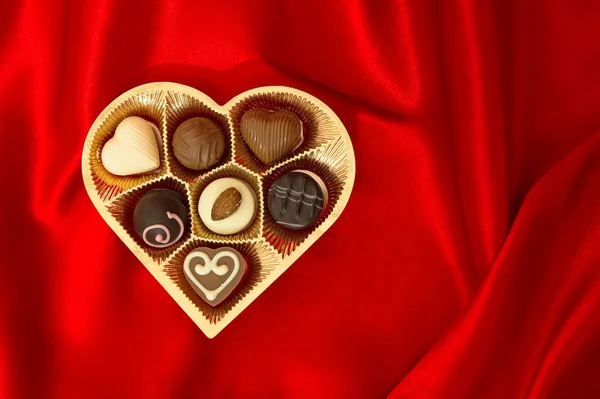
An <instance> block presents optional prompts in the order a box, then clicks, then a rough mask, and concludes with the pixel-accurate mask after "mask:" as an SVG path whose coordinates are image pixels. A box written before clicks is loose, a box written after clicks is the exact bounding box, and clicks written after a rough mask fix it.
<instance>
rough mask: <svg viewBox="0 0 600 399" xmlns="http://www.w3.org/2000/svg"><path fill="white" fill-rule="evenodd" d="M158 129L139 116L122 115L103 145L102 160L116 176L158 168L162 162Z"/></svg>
mask: <svg viewBox="0 0 600 399" xmlns="http://www.w3.org/2000/svg"><path fill="white" fill-rule="evenodd" d="M155 129H156V128H155V127H154V126H153V125H152V124H151V123H150V122H148V121H146V120H145V119H143V118H140V117H139V116H129V117H127V118H125V119H123V121H122V122H121V123H119V126H117V129H116V130H115V134H114V136H113V137H112V138H111V139H110V140H108V141H107V142H106V144H104V147H103V148H102V154H101V158H102V164H103V165H104V167H105V168H106V170H108V171H109V172H110V173H112V174H113V175H117V176H129V175H136V174H142V173H148V172H151V171H154V170H156V169H157V168H158V167H159V166H160V151H159V148H158V145H159V142H157V135H156V131H155ZM157 130H158V129H157ZM158 137H160V136H158Z"/></svg>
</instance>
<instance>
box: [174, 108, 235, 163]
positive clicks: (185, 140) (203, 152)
mask: <svg viewBox="0 0 600 399" xmlns="http://www.w3.org/2000/svg"><path fill="white" fill-rule="evenodd" d="M223 152H225V137H224V136H223V132H222V131H221V128H220V127H219V126H218V125H217V124H216V123H215V122H213V121H211V120H210V119H208V118H201V117H194V118H190V119H188V120H186V121H184V122H183V123H182V124H181V125H179V127H177V129H176V130H175V133H174V134H173V154H175V157H176V158H177V160H178V161H179V162H181V164H182V165H183V166H185V167H186V168H189V169H192V170H203V169H208V168H210V167H211V166H213V165H215V164H216V163H217V162H219V160H220V159H221V157H222V156H223Z"/></svg>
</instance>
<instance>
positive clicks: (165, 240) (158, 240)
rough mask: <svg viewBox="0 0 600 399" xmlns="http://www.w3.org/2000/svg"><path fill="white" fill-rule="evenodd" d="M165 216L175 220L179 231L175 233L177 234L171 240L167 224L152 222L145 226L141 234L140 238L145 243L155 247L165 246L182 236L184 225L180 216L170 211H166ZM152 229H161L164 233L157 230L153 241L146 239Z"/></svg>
mask: <svg viewBox="0 0 600 399" xmlns="http://www.w3.org/2000/svg"><path fill="white" fill-rule="evenodd" d="M167 217H168V218H169V219H174V220H175V221H176V222H177V225H178V226H179V233H178V234H177V236H176V237H175V238H174V239H173V240H171V231H170V230H169V228H168V227H167V226H165V225H164V224H160V223H157V224H153V225H151V226H148V227H146V228H145V229H144V232H143V234H142V239H143V240H144V242H145V243H146V244H148V245H150V246H153V247H156V248H166V247H168V246H170V245H173V244H174V243H176V242H177V241H179V239H180V238H181V237H182V236H183V231H184V226H183V221H182V220H181V218H180V217H179V216H177V215H176V214H174V213H171V212H167ZM154 229H159V230H161V231H162V232H163V233H164V235H163V233H160V232H159V233H158V234H156V235H155V236H154V240H152V241H154V242H152V241H151V240H149V239H148V233H150V232H151V231H152V230H154Z"/></svg>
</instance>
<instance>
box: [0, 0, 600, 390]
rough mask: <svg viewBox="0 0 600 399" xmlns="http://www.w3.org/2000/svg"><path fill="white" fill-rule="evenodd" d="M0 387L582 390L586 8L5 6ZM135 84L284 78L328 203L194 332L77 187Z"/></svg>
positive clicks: (591, 51) (590, 204) (599, 163)
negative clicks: (329, 188) (98, 121)
mask: <svg viewBox="0 0 600 399" xmlns="http://www.w3.org/2000/svg"><path fill="white" fill-rule="evenodd" d="M0 8H1V9H2V12H1V15H0V49H1V50H2V51H1V53H0V104H1V106H0V165H1V170H2V194H3V195H2V196H1V198H0V209H1V210H2V222H3V223H2V228H1V230H0V264H1V266H0V397H2V398H121V397H123V398H134V397H143V398H165V397H185V398H192V397H196V398H382V397H386V396H388V395H389V396H390V397H392V398H461V399H462V398H502V399H504V398H594V397H600V378H599V376H600V77H599V71H600V51H599V49H600V23H599V20H600V3H599V2H597V1H592V0H587V1H584V0H581V1H572V0H546V1H539V0H533V1H521V0H506V1H479V0H457V1H421V0H419V1H416V0H415V1H391V0H377V1H359V0H347V1H342V0H327V1H325V0H322V1H316V0H315V1H308V0H304V1H280V0H272V1H267V0H259V1H252V2H248V1H235V2H223V1H211V2H206V1H177V2H175V1H169V0H163V1H156V2H150V1H116V0H109V1H97V2H94V1H55V2H47V1H41V0H23V1H11V0H9V1H8V2H7V1H4V2H3V3H2V7H0ZM152 81H174V82H179V83H183V84H187V85H190V86H193V87H195V88H197V89H199V90H201V91H203V92H205V93H207V94H208V95H210V96H212V97H213V98H214V99H215V100H216V101H217V102H219V103H225V102H226V101H227V100H229V99H230V98H231V97H233V96H234V95H236V94H238V93H240V92H242V91H245V90H247V89H250V88H254V87H257V86H264V85H288V86H292V87H296V88H299V89H301V90H304V91H307V92H309V93H311V94H313V95H315V96H317V97H319V98H320V99H321V100H323V101H324V102H326V103H327V104H328V105H329V106H331V107H332V108H333V110H334V111H335V112H337V114H338V115H339V116H340V118H341V119H342V121H343V122H344V123H345V125H346V127H347V129H348V131H349V133H350V135H351V137H352V140H353V143H354V148H355V151H356V162H357V176H356V184H355V187H354V191H353V194H352V197H351V199H350V202H349V204H348V207H347V208H346V210H345V211H344V213H343V214H342V216H341V218H340V219H339V220H338V222H337V223H336V224H335V225H334V226H333V227H332V228H331V229H330V230H329V231H328V232H327V233H326V234H325V235H324V236H323V237H322V238H321V239H320V240H319V241H318V242H317V243H316V244H315V245H314V246H313V247H311V248H310V250H309V251H308V252H307V253H306V254H304V255H303V257H302V258H301V259H300V260H298V262H296V263H295V264H294V266H293V267H291V268H290V269H289V270H288V271H287V272H286V273H285V274H284V275H283V276H282V277H281V278H280V279H279V280H278V281H277V282H276V283H275V284H273V285H272V286H271V287H270V288H269V289H268V290H267V291H266V292H265V293H264V294H263V295H262V296H261V297H260V298H259V299H258V300H256V301H255V302H254V303H253V304H252V305H251V306H250V307H249V308H248V309H247V310H246V311H244V312H243V313H242V314H241V315H240V316H239V317H238V318H237V319H236V320H234V322H233V323H231V324H230V325H229V326H228V327H227V328H226V329H225V330H224V331H223V332H222V333H221V334H220V335H218V336H217V337H216V338H215V339H213V340H209V339H207V338H206V337H205V336H204V335H203V334H202V332H201V331H200V330H199V329H198V328H197V327H196V326H195V325H194V324H193V322H192V321H191V320H190V319H189V318H188V317H187V316H186V315H185V314H184V312H183V311H182V310H181V309H180V308H179V307H178V305H177V304H176V303H175V302H174V301H172V300H171V298H170V297H169V295H168V294H167V293H166V292H165V291H164V290H163V289H162V288H161V286H160V285H159V284H158V283H157V282H156V281H155V280H154V279H153V278H152V277H151V275H150V274H149V273H148V272H147V271H146V269H145V268H144V267H143V266H142V265H141V264H140V263H139V262H138V261H137V259H136V258H135V257H134V255H132V254H131V253H130V252H129V250H128V249H127V248H126V247H125V245H124V244H122V243H121V242H120V241H119V240H118V239H117V237H116V236H115V235H114V234H113V233H112V231H111V230H110V229H109V228H108V227H107V226H106V225H105V224H104V222H103V221H102V219H101V218H100V216H99V215H98V214H97V212H96V210H95V209H94V207H93V206H92V203H91V202H90V200H89V199H88V197H87V195H86V193H85V190H84V187H83V183H82V178H81V171H80V168H81V166H80V162H81V150H82V146H83V141H84V138H85V136H86V134H87V131H88V129H89V127H90V125H91V124H92V122H93V121H94V119H95V118H96V116H97V115H98V114H99V113H100V112H101V111H102V110H103V109H104V107H105V106H106V105H107V104H108V103H109V102H110V101H112V100H113V99H114V98H115V97H117V96H118V95H119V94H121V93H122V92H124V91H126V90H128V89H130V88H132V87H134V86H137V85H139V84H143V83H147V82H152Z"/></svg>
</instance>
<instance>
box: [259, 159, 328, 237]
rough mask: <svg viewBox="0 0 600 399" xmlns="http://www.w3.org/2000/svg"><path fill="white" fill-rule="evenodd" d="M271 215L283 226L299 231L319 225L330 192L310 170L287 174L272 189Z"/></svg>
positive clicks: (269, 200)
mask: <svg viewBox="0 0 600 399" xmlns="http://www.w3.org/2000/svg"><path fill="white" fill-rule="evenodd" d="M267 202H268V207H269V213H270V214H271V216H273V219H275V221H276V222H277V223H279V224H280V225H282V226H284V227H286V228H288V229H292V230H300V229H303V228H305V227H308V226H310V225H312V224H313V223H315V222H316V220H317V219H318V218H319V216H320V215H321V213H322V212H323V208H324V206H325V203H326V202H327V189H326V188H325V184H323V181H322V180H321V179H320V178H319V177H318V176H317V175H315V174H314V173H311V172H308V171H300V170H297V171H294V172H288V173H286V174H284V175H283V176H281V177H279V178H278V179H277V180H275V182H274V183H273V184H272V185H271V188H269V193H268V201H267Z"/></svg>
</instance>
